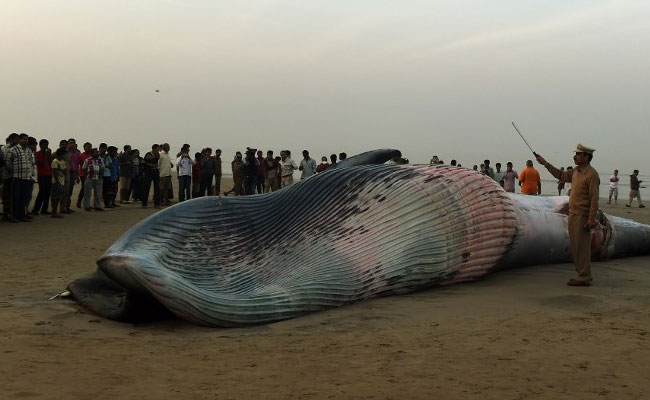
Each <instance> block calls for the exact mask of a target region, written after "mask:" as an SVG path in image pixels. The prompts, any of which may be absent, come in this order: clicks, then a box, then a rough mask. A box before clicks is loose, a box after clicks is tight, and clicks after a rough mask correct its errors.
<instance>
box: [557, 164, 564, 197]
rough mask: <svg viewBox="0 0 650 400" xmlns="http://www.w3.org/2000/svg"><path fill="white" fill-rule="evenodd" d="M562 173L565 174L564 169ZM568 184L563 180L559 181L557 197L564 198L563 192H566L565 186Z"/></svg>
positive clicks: (561, 169) (561, 168) (561, 170)
mask: <svg viewBox="0 0 650 400" xmlns="http://www.w3.org/2000/svg"><path fill="white" fill-rule="evenodd" d="M560 172H564V167H560ZM565 184H566V182H564V180H562V179H558V181H557V195H558V196H562V190H564V185H565Z"/></svg>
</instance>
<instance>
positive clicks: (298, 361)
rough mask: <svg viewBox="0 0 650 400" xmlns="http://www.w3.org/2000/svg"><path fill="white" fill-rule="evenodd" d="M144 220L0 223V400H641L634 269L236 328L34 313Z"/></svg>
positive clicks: (76, 312)
mask: <svg viewBox="0 0 650 400" xmlns="http://www.w3.org/2000/svg"><path fill="white" fill-rule="evenodd" d="M603 203H604V202H603ZM606 211H608V212H611V213H613V214H616V215H621V216H624V217H629V218H632V219H635V220H638V221H642V222H646V223H649V222H650V212H648V211H647V209H645V210H640V209H638V208H634V209H626V208H625V207H623V206H618V207H617V208H611V207H608V208H606ZM153 212H154V210H153V209H151V208H149V209H141V208H139V207H138V206H137V205H128V206H125V207H122V208H120V209H115V210H107V211H106V212H104V213H99V212H90V213H86V212H84V211H80V212H76V213H75V214H73V215H71V216H67V217H66V218H65V219H63V220H53V219H50V218H46V217H37V218H36V220H35V221H34V222H32V223H29V224H27V223H23V224H0V237H1V238H2V259H1V261H0V274H1V275H2V280H1V281H0V311H1V312H0V377H1V378H2V379H0V398H3V399H27V398H39V399H63V398H68V399H90V398H94V399H142V398H155V399H162V398H188V399H328V398H332V399H434V398H439V399H538V398H540V399H594V398H598V399H642V398H648V396H650V390H649V389H648V377H650V334H649V330H650V290H649V289H650V265H649V264H650V257H637V258H627V259H618V260H612V261H608V262H599V263H595V264H594V266H593V270H594V276H595V279H596V281H595V286H593V287H590V288H572V287H567V286H565V282H566V280H567V279H568V278H569V277H571V276H572V275H573V267H572V265H570V264H562V265H541V266H536V267H530V268H523V269H519V270H511V271H504V272H501V273H497V274H494V275H492V276H490V277H488V278H487V279H484V280H482V281H479V282H475V283H470V284H462V285H457V286H452V287H446V288H436V289H432V290H428V291H424V292H419V293H414V294H410V295H404V296H397V297H389V298H380V299H374V300H370V301H366V302H363V303H358V304H355V305H350V306H346V307H341V308H337V309H332V310H328V311H325V312H320V313H316V314H312V315H308V316H306V317H302V318H296V319H293V320H289V321H284V322H279V323H275V324H271V325H267V326H259V327H252V328H247V329H214V328H212V329H211V328H203V327H197V326H194V325H191V324H189V323H186V322H183V321H180V320H172V321H164V322H157V323H149V324H138V325H133V324H126V323H119V322H113V321H109V320H105V319H102V318H99V317H97V316H94V315H91V314H88V313H87V312H86V311H84V310H83V309H81V308H79V307H78V306H77V305H76V304H75V303H74V302H72V301H67V300H53V301H48V297H50V296H52V295H53V294H55V293H57V292H59V291H61V290H63V289H64V288H65V287H66V285H67V284H68V283H69V282H70V281H71V280H73V279H75V278H77V277H79V276H82V275H85V274H87V273H89V272H91V271H93V270H94V269H95V264H94V263H95V260H96V259H97V258H98V257H99V256H100V255H101V254H102V252H103V251H104V250H105V249H106V248H107V247H108V246H109V245H110V244H111V243H112V242H113V241H114V240H116V239H117V238H118V237H119V236H120V235H121V234H122V233H123V232H125V231H126V230H127V229H128V228H129V227H130V226H132V225H133V224H134V223H136V222H137V221H139V220H140V219H142V218H144V217H146V216H148V215H151V214H152V213H153Z"/></svg>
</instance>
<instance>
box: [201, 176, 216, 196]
mask: <svg viewBox="0 0 650 400" xmlns="http://www.w3.org/2000/svg"><path fill="white" fill-rule="evenodd" d="M213 177H214V174H202V175H201V189H200V194H199V196H205V194H206V192H207V194H208V196H213V195H214V191H213V190H212V178H213Z"/></svg>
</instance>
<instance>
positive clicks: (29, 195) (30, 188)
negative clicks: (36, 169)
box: [25, 179, 34, 212]
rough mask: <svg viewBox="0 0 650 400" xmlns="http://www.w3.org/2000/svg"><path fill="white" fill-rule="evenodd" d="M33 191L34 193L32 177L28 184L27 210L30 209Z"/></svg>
mask: <svg viewBox="0 0 650 400" xmlns="http://www.w3.org/2000/svg"><path fill="white" fill-rule="evenodd" d="M33 193H34V181H33V180H31V179H30V180H29V184H28V185H27V197H25V209H27V210H29V203H31V202H32V194H33ZM28 212H29V211H28Z"/></svg>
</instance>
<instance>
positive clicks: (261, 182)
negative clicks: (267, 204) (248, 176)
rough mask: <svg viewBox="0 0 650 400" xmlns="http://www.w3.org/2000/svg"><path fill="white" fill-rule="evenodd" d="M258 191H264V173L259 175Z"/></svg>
mask: <svg viewBox="0 0 650 400" xmlns="http://www.w3.org/2000/svg"><path fill="white" fill-rule="evenodd" d="M257 193H258V194H262V193H264V175H257Z"/></svg>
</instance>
